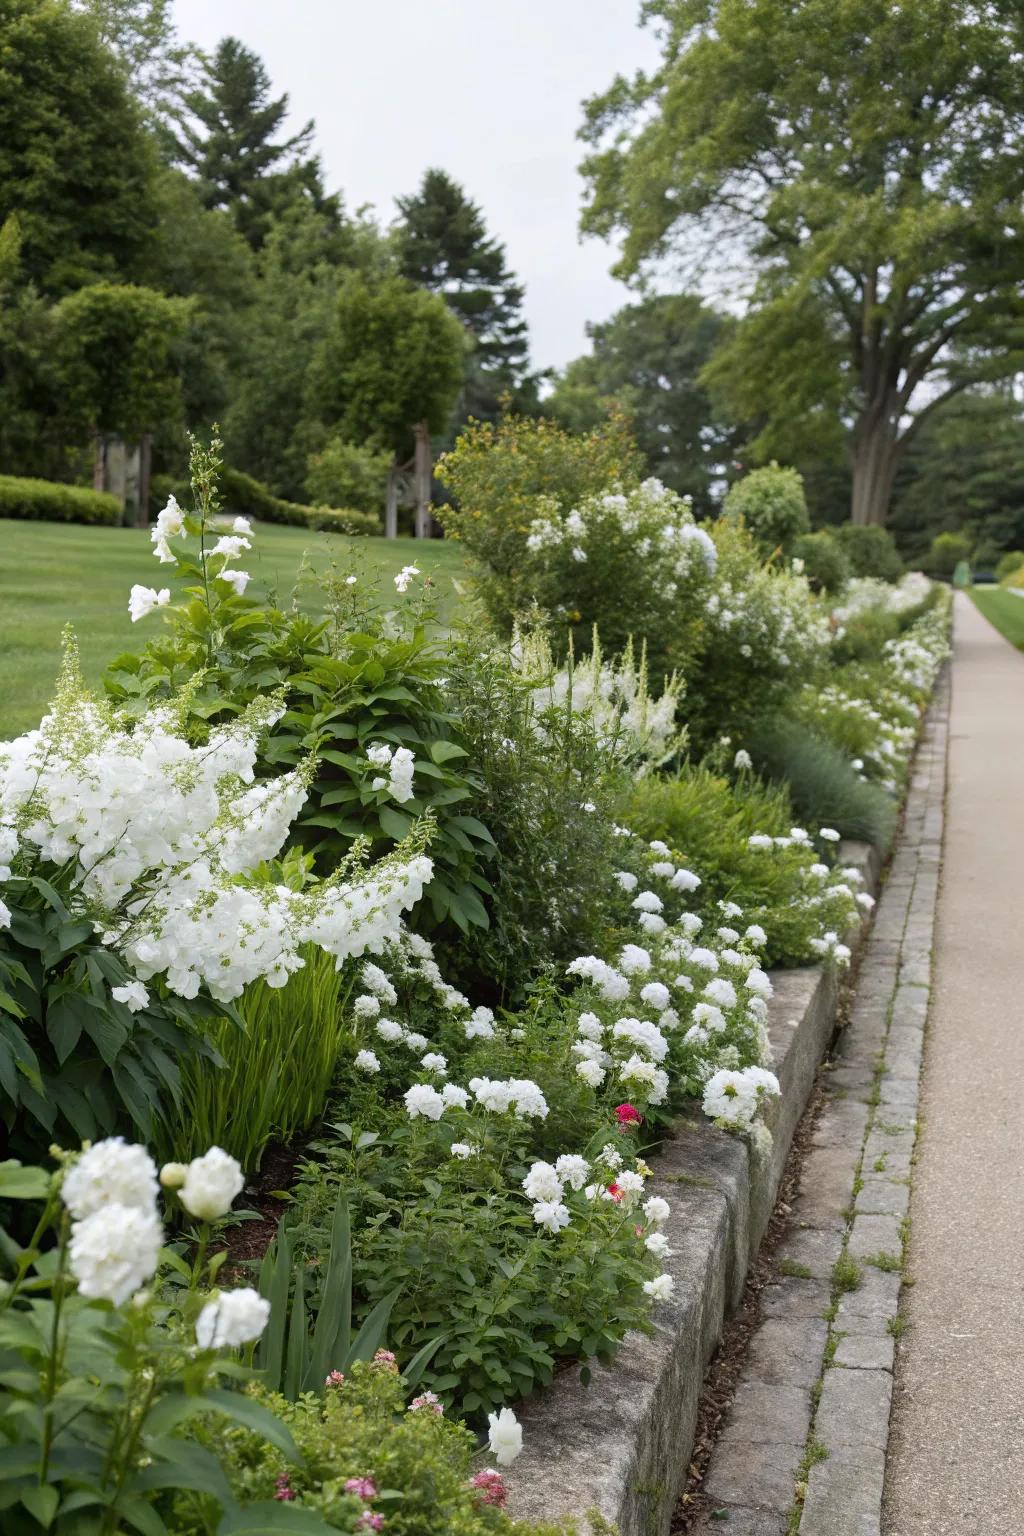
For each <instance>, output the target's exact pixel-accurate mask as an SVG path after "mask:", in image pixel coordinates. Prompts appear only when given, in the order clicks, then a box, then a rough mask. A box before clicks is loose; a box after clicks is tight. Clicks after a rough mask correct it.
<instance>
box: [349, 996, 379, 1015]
mask: <svg viewBox="0 0 1024 1536" xmlns="http://www.w3.org/2000/svg"><path fill="white" fill-rule="evenodd" d="M352 1012H353V1013H354V1014H355V1016H356V1018H357V1019H375V1018H376V1017H377V1015H378V1014H379V1013H380V999H379V998H376V997H372V996H371V995H370V993H369V992H364V993H363V994H362V995H361V996H360V997H357V998H356V1000H355V1002H354V1003H353V1004H352Z"/></svg>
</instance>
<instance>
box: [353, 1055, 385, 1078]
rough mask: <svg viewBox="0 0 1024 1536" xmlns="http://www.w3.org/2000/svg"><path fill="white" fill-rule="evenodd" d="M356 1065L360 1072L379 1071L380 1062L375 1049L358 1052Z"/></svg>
mask: <svg viewBox="0 0 1024 1536" xmlns="http://www.w3.org/2000/svg"><path fill="white" fill-rule="evenodd" d="M355 1066H356V1067H358V1069H359V1071H360V1072H370V1073H374V1072H379V1071H380V1062H379V1061H378V1060H377V1057H376V1056H375V1055H374V1053H373V1051H358V1052H357V1053H356V1059H355Z"/></svg>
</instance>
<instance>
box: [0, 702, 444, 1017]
mask: <svg viewBox="0 0 1024 1536" xmlns="http://www.w3.org/2000/svg"><path fill="white" fill-rule="evenodd" d="M274 710H275V705H274V701H272V700H268V701H263V702H261V703H259V704H257V705H255V706H253V707H252V708H251V709H250V710H249V711H247V712H246V713H245V714H244V715H242V716H240V717H239V719H238V720H237V721H236V722H234V723H233V724H231V725H230V726H226V727H224V728H221V729H217V730H214V731H213V732H211V735H210V738H209V740H208V742H207V743H206V745H204V746H200V747H194V746H192V745H191V744H190V743H189V742H187V741H186V740H184V739H183V738H182V737H181V736H179V735H178V734H177V733H176V732H175V730H174V729H173V721H172V718H171V715H170V712H169V711H166V710H157V711H154V712H152V713H151V714H150V715H148V716H146V717H144V718H143V719H142V720H141V721H139V722H138V723H136V724H133V725H129V726H123V725H120V724H117V723H115V722H113V721H112V720H111V719H109V718H108V717H107V716H106V715H104V713H103V712H102V711H101V710H100V709H99V708H98V707H97V706H95V705H94V704H92V703H90V702H88V701H85V700H82V699H81V698H80V697H75V696H70V695H64V696H62V697H61V698H59V699H58V703H57V705H56V706H55V708H54V711H53V713H51V714H49V715H47V716H46V717H45V719H44V720H43V721H42V723H41V725H40V727H39V728H38V730H34V731H29V732H28V733H27V734H26V735H24V736H21V737H18V738H17V739H16V740H14V741H11V742H7V743H4V744H2V745H0V825H2V826H3V827H4V828H6V829H7V831H6V833H5V844H6V842H9V841H10V839H11V838H12V837H13V838H15V839H16V846H17V848H18V851H19V858H20V859H21V860H22V861H24V862H26V863H28V862H29V861H32V862H36V861H45V862H47V863H52V864H57V865H67V864H69V863H70V864H71V865H73V868H74V874H73V881H74V885H75V904H76V906H77V907H78V909H79V910H80V911H81V912H82V914H83V915H86V916H89V917H92V918H94V919H95V920H97V921H99V922H100V923H101V925H102V933H103V940H104V942H105V943H108V944H110V945H112V946H115V947H116V948H117V949H119V950H120V952H121V953H122V954H123V956H124V957H125V959H126V960H127V962H128V963H129V965H130V966H131V967H132V968H133V970H134V971H135V973H136V976H137V977H138V980H139V983H141V982H145V981H146V980H148V979H149V978H150V977H153V976H157V975H162V976H164V977H165V978H166V982H167V985H168V986H169V987H170V989H171V990H172V991H174V992H177V993H178V994H179V995H180V996H182V997H195V996H196V994H197V993H198V991H199V989H200V987H206V988H207V989H208V990H209V991H210V993H211V994H212V995H213V996H214V997H216V998H218V999H221V1000H223V1001H228V1000H230V999H232V998H234V997H237V996H238V995H239V994H240V993H241V991H242V990H243V988H244V987H245V986H246V985H247V984H248V983H249V982H251V981H254V980H256V979H257V978H263V979H264V980H265V981H267V982H268V983H269V985H271V986H283V985H284V984H285V982H286V981H287V979H288V977H289V975H290V974H291V973H292V972H293V971H294V970H296V969H297V968H298V967H299V966H301V965H302V959H301V955H300V953H299V951H300V949H301V946H302V945H303V944H306V943H314V944H317V945H319V946H320V947H321V948H323V949H325V950H327V951H328V952H329V953H330V954H332V955H334V956H335V958H336V959H337V961H338V962H339V964H340V963H342V962H343V961H344V960H345V959H347V958H348V957H349V956H351V955H357V954H360V953H362V952H365V951H370V952H374V951H378V950H379V949H380V948H381V947H382V946H383V945H384V944H385V943H386V942H387V940H388V939H389V938H391V937H393V936H394V935H395V934H396V932H397V931H398V923H399V919H400V917H401V914H402V913H403V912H404V911H407V910H408V909H409V908H410V907H411V906H413V905H414V904H415V902H416V901H418V900H419V898H420V896H421V895H422V892H423V889H424V886H425V885H426V884H427V882H428V881H429V879H430V877H431V873H432V868H431V864H430V861H429V859H426V858H424V857H422V856H421V855H415V854H414V855H411V856H403V855H402V854H401V852H399V853H398V854H396V856H395V857H394V858H393V859H392V860H391V861H384V862H383V863H380V864H377V865H375V866H374V867H373V868H372V870H370V871H368V872H365V873H358V874H355V875H351V876H350V877H348V878H346V877H345V873H344V871H341V872H339V873H338V875H336V876H335V877H333V878H332V879H330V880H327V881H323V882H320V883H319V884H314V885H311V886H308V887H307V888H306V889H304V890H303V891H301V892H295V891H292V890H290V889H288V888H287V887H286V886H283V885H282V886H273V885H269V884H267V883H265V882H260V881H246V880H245V879H244V878H240V877H243V876H245V874H246V873H247V872H249V871H251V870H254V869H255V868H256V867H257V866H258V865H260V864H261V863H262V862H263V861H265V860H267V859H271V858H273V857H274V856H275V855H276V854H277V853H278V852H279V851H280V849H281V847H282V845H283V843H284V841H285V839H286V837H287V834H288V829H289V827H290V825H291V823H292V821H293V820H294V818H295V816H296V814H297V812H298V811H299V809H300V807H301V806H302V803H303V801H304V800H305V798H306V788H305V783H304V779H303V774H302V773H301V772H298V771H297V772H293V773H288V774H285V775H283V776H282V777H280V778H277V779H274V780H270V781H265V782H260V783H255V782H254V772H255V763H256V754H257V747H258V743H259V737H260V733H261V731H262V729H263V728H264V726H265V725H266V724H267V723H268V721H269V720H270V719H271V718H273V716H274ZM4 867H5V868H7V869H8V870H9V868H10V866H9V865H8V864H6V863H5V865H4ZM8 878H9V875H8ZM121 990H123V991H124V992H125V996H124V997H123V998H122V999H121V1000H122V1001H124V1002H126V1003H127V1004H128V1006H130V1007H131V1006H133V1005H136V1006H145V1004H146V1002H147V1001H148V999H147V997H146V993H145V989H144V988H143V987H141V986H137V984H132V987H131V989H128V988H126V989H121ZM129 991H130V995H129Z"/></svg>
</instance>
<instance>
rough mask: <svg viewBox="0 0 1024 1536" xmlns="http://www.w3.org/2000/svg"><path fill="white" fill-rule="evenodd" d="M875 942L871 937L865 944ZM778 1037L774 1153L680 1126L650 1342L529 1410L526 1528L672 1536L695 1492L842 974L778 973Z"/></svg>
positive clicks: (561, 1380) (872, 869) (861, 853)
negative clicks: (726, 1353)
mask: <svg viewBox="0 0 1024 1536" xmlns="http://www.w3.org/2000/svg"><path fill="white" fill-rule="evenodd" d="M887 851H888V850H887V849H879V848H877V847H875V846H873V845H872V844H870V843H855V842H844V843H842V844H841V845H840V849H839V856H840V862H841V863H842V864H844V865H854V866H856V867H857V868H859V869H860V871H861V873H862V874H863V876H864V889H867V890H870V891H874V890H876V889H877V886H878V882H879V877H880V873H881V869H882V865H883V862H884V858H885V856H886V854H887ZM867 930H868V924H867V923H866V922H865V923H862V924H861V925H860V926H859V928H858V931H857V935H856V936H855V942H856V943H858V944H859V943H860V941H861V940H862V939H863V937H864V935H865V934H866V932H867ZM771 980H772V985H773V987H774V996H773V997H772V999H771V1001H770V1003H769V1014H768V1032H769V1036H770V1039H771V1043H772V1049H773V1052H774V1057H775V1072H776V1074H777V1076H778V1079H779V1082H780V1084H781V1087H782V1097H781V1099H779V1100H776V1101H774V1102H773V1103H772V1104H771V1105H770V1106H769V1109H768V1113H767V1115H766V1119H767V1122H768V1125H769V1127H770V1129H771V1131H772V1143H771V1147H770V1150H769V1151H768V1152H767V1154H766V1155H763V1156H759V1155H758V1153H757V1151H756V1149H755V1148H754V1146H753V1144H750V1143H747V1142H746V1141H743V1140H741V1139H740V1138H739V1137H736V1136H732V1135H730V1134H728V1133H727V1132H724V1131H720V1130H718V1129H717V1128H716V1127H714V1126H712V1125H710V1124H709V1123H708V1122H707V1121H706V1120H704V1119H703V1117H701V1116H699V1115H697V1114H693V1115H689V1116H684V1117H682V1118H681V1119H680V1120H678V1121H677V1122H676V1125H675V1128H674V1135H673V1137H672V1139H671V1140H670V1141H668V1142H667V1143H666V1145H665V1147H664V1150H663V1151H662V1153H661V1155H660V1156H659V1157H658V1160H657V1164H656V1168H655V1175H654V1177H653V1178H652V1180H651V1184H650V1190H651V1193H654V1194H659V1195H663V1196H664V1197H665V1198H666V1199H668V1200H669V1202H670V1203H671V1206H672V1214H671V1216H670V1218H669V1220H668V1222H667V1223H666V1224H665V1227H664V1229H663V1230H664V1232H665V1234H666V1236H667V1237H668V1238H669V1241H670V1243H671V1245H672V1250H673V1251H672V1256H671V1257H670V1258H668V1259H667V1260H666V1261H665V1266H664V1267H665V1269H666V1270H667V1271H668V1272H669V1273H670V1274H671V1275H672V1276H673V1277H674V1279H675V1282H676V1290H675V1297H674V1299H673V1300H672V1301H671V1302H665V1303H662V1304H660V1305H658V1306H656V1307H655V1308H654V1311H653V1313H652V1317H651V1321H652V1331H651V1333H649V1334H645V1333H640V1332H638V1331H633V1332H630V1333H628V1334H627V1335H626V1337H625V1338H624V1339H623V1341H622V1344H621V1345H620V1348H619V1351H618V1354H617V1356H616V1358H615V1360H614V1361H613V1362H612V1363H611V1364H610V1365H607V1366H603V1365H598V1364H596V1363H595V1364H594V1365H593V1366H592V1367H591V1380H590V1384H589V1386H586V1387H585V1386H584V1385H583V1384H582V1382H581V1380H580V1372H579V1371H578V1370H577V1369H576V1368H575V1367H573V1368H570V1369H567V1370H565V1371H563V1372H562V1373H561V1374H560V1375H558V1376H557V1377H556V1378H555V1380H554V1382H553V1383H552V1384H551V1386H550V1387H547V1388H545V1389H543V1390H542V1391H540V1392H537V1393H534V1394H533V1395H531V1396H530V1397H529V1398H528V1399H527V1400H526V1401H525V1402H524V1403H523V1404H522V1405H521V1407H519V1408H518V1409H517V1412H518V1414H519V1417H520V1419H521V1421H522V1424H523V1431H524V1448H523V1453H522V1455H521V1456H520V1457H519V1459H518V1460H517V1462H516V1464H515V1466H514V1467H513V1468H511V1469H510V1471H509V1473H508V1474H507V1479H508V1488H509V1502H508V1510H509V1513H510V1514H511V1515H513V1516H514V1517H515V1518H517V1519H521V1520H533V1521H538V1522H540V1521H552V1520H558V1519H573V1518H575V1519H577V1520H579V1521H581V1522H583V1521H584V1520H585V1519H586V1517H587V1516H588V1515H589V1514H590V1513H592V1512H593V1513H596V1514H598V1515H600V1516H601V1517H603V1519H604V1520H605V1521H610V1522H612V1524H613V1525H615V1526H616V1527H617V1528H618V1530H619V1532H620V1533H621V1536H664V1533H667V1531H668V1529H669V1525H670V1522H671V1519H672V1512H673V1510H674V1508H675V1504H676V1500H677V1497H678V1495H679V1492H680V1491H681V1489H682V1487H683V1485H684V1483H685V1480H686V1472H687V1466H688V1464H689V1452H690V1447H691V1446H692V1444H693V1438H694V1434H695V1431H696V1424H697V1409H698V1402H699V1398H700V1391H701V1386H702V1383H703V1379H704V1372H705V1369H706V1367H707V1364H708V1362H709V1360H710V1359H711V1356H712V1355H713V1353H714V1351H715V1349H716V1347H717V1345H718V1342H719V1339H720V1337H721V1332H722V1327H723V1324H724V1322H725V1320H726V1318H727V1317H728V1315H729V1314H730V1312H732V1311H733V1310H734V1309H735V1307H736V1306H737V1305H738V1304H739V1300H740V1297H741V1296H742V1294H743V1287H744V1283H745V1281H746V1276H747V1270H748V1268H749V1265H750V1262H751V1260H752V1259H753V1257H754V1255H755V1254H756V1253H757V1250H758V1248H759V1246H760V1243H761V1239H762V1237H763V1235H764V1231H765V1228H766V1227H767V1225H768V1221H769V1219H770V1217H771V1213H772V1210H773V1208H774V1205H775V1200H776V1195H777V1192H778V1188H779V1184H780V1181H781V1178H782V1173H783V1170H784V1168H785V1165H786V1160H787V1157H788V1155H789V1149H790V1145H791V1143H792V1139H793V1134H794V1132H795V1130H796V1127H797V1125H798V1123H799V1121H800V1117H801V1115H802V1114H803V1111H804V1108H805V1106H806V1104H807V1101H808V1098H809V1095H810V1092H811V1087H812V1085H813V1083H814V1079H815V1075H816V1073H817V1071H818V1067H819V1066H820V1064H821V1061H822V1059H823V1057H824V1056H825V1053H826V1051H827V1049H828V1046H829V1044H830V1042H831V1040H832V1037H833V1034H834V1032H835V1027H836V1017H837V1008H838V1001H839V983H838V980H837V976H836V972H835V969H834V968H833V967H825V966H821V965H816V966H806V967H803V968H801V969H798V970H784V971H773V972H772V973H771Z"/></svg>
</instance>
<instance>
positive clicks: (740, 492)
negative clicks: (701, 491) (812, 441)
mask: <svg viewBox="0 0 1024 1536" xmlns="http://www.w3.org/2000/svg"><path fill="white" fill-rule="evenodd" d="M722 510H723V513H724V515H725V516H726V517H731V518H742V519H743V521H744V523H745V524H746V526H747V527H748V528H749V530H750V532H751V534H752V535H753V537H754V538H755V539H756V540H757V543H758V544H759V545H760V547H761V549H762V550H763V551H764V552H765V554H773V553H774V552H775V551H776V550H778V551H779V552H780V553H781V554H783V555H785V556H787V557H788V556H789V555H791V554H792V551H793V545H794V543H795V542H796V540H797V539H798V538H799V537H800V535H801V534H803V533H809V532H810V531H811V520H810V518H809V516H808V514H807V498H806V497H805V496H804V482H803V476H802V475H801V474H800V473H799V471H798V470H795V469H783V468H782V467H781V466H780V465H778V464H776V463H775V461H774V460H773V461H772V462H771V464H766V465H765V466H764V468H763V469H754V470H751V472H750V474H749V475H745V476H744V477H743V479H742V480H737V481H736V484H735V485H732V486H730V487H729V491H728V493H727V495H726V498H725V503H724V506H723V509H722Z"/></svg>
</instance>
